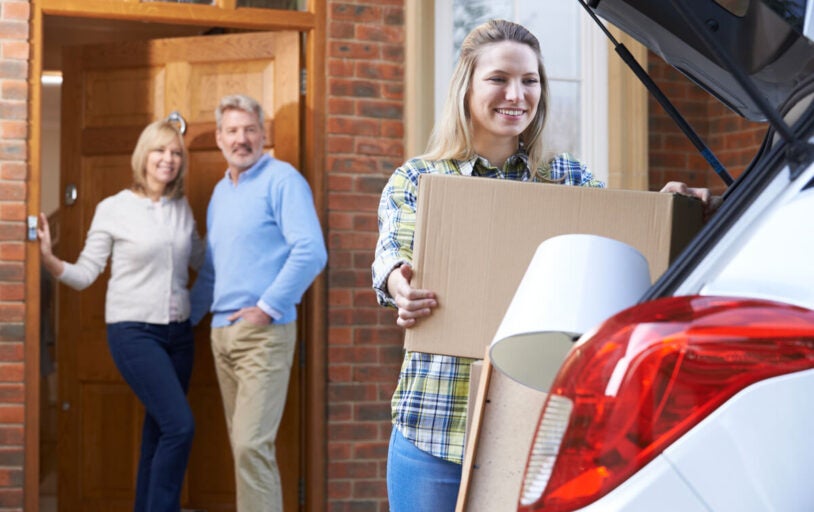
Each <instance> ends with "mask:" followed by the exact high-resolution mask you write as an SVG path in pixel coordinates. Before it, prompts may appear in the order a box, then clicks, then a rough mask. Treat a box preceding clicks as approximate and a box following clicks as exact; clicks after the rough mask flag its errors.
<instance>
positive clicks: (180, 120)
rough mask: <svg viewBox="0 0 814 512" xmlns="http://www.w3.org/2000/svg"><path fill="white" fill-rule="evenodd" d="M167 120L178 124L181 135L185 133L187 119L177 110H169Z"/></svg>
mask: <svg viewBox="0 0 814 512" xmlns="http://www.w3.org/2000/svg"><path fill="white" fill-rule="evenodd" d="M167 121H168V122H170V123H175V124H176V125H178V131H179V132H181V135H186V134H187V121H186V119H184V116H182V115H181V113H180V112H178V111H177V110H173V111H172V112H170V115H168V116H167Z"/></svg>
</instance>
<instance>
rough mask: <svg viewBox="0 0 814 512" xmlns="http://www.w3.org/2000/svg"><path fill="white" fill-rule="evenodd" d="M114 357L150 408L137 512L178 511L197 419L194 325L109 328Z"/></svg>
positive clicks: (127, 324)
mask: <svg viewBox="0 0 814 512" xmlns="http://www.w3.org/2000/svg"><path fill="white" fill-rule="evenodd" d="M107 342H108V345H109V346H110V354H111V355H112V356H113V361H114V362H115V363H116V367H117V368H118V369H119V371H120V372H121V374H122V376H123V377H124V380H125V381H127V383H128V384H129V385H130V387H131V388H132V389H133V391H134V392H135V393H136V396H137V397H138V399H139V400H140V401H141V403H142V404H143V405H144V409H145V411H146V414H145V415H144V427H143V429H142V437H141V458H140V459H139V467H138V478H137V481H136V502H135V507H134V510H135V511H136V512H178V511H179V510H180V509H181V503H180V494H181V486H182V485H183V482H184V473H185V472H186V468H187V462H188V460H189V451H190V448H191V446H192V436H193V434H194V432H195V420H194V419H193V417H192V410H191V409H190V407H189V403H188V402H187V398H186V392H187V389H188V386H189V378H190V375H191V374H192V361H193V356H194V352H195V343H194V339H193V335H192V327H191V326H190V323H189V321H186V322H172V323H170V324H164V325H162V324H148V323H144V322H117V323H112V324H107Z"/></svg>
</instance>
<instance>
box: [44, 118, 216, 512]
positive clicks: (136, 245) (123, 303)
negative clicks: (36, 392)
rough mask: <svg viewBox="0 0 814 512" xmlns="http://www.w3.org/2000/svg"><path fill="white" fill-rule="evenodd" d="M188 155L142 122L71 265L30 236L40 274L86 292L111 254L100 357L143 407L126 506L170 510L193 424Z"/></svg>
mask: <svg viewBox="0 0 814 512" xmlns="http://www.w3.org/2000/svg"><path fill="white" fill-rule="evenodd" d="M187 161H188V155H187V151H186V148H185V146H184V141H183V139H182V137H181V134H180V133H179V132H178V130H177V129H176V128H175V127H174V126H173V125H172V124H170V123H168V122H165V121H156V122H154V123H152V124H150V125H148V126H147V127H146V128H145V129H144V130H143V131H142V133H141V136H140V137H139V139H138V142H137V143H136V147H135V149H134V151H133V155H132V159H131V167H132V171H133V183H132V185H131V186H130V188H127V189H125V190H122V191H120V192H118V193H117V194H115V195H113V196H110V197H108V198H106V199H104V200H102V201H101V202H100V203H99V205H98V206H97V207H96V213H95V214H94V216H93V221H92V223H91V226H90V230H89V231H88V235H87V239H86V241H85V246H84V248H83V250H82V253H81V254H80V255H79V259H78V260H77V261H76V262H75V263H68V262H65V261H62V260H61V259H59V258H58V257H56V256H55V255H54V254H53V252H52V247H51V234H50V231H49V228H48V223H47V219H46V218H45V215H44V214H40V221H41V226H40V228H39V230H38V233H39V238H40V250H41V253H42V261H43V264H44V266H45V268H46V269H47V270H48V272H50V273H51V274H52V275H53V276H54V277H56V278H58V279H59V280H60V281H62V282H63V283H65V284H67V285H68V286H70V287H72V288H75V289H77V290H82V289H84V288H87V287H88V286H90V285H91V283H93V282H94V281H95V280H96V278H97V277H98V276H99V274H101V273H102V271H103V270H104V269H105V267H106V266H107V260H108V258H109V257H110V256H111V255H112V264H111V273H110V280H109V282H108V286H107V296H106V299H105V322H106V323H107V338H108V346H109V347H110V354H111V356H112V357H113V360H114V362H115V363H116V366H117V368H118V369H119V371H120V372H121V374H122V377H124V380H125V381H127V383H128V384H129V386H130V387H131V388H132V390H133V392H134V393H135V394H136V396H137V397H138V399H139V400H140V401H141V403H142V404H143V405H144V408H145V411H146V414H145V417H144V425H143V430H142V442H141V458H140V460H139V469H138V477H137V482H136V497H135V507H134V510H135V511H137V512H142V511H143V512H146V511H149V512H159V511H160V512H171V511H172V512H178V511H179V510H180V508H181V506H180V493H181V487H182V484H183V481H184V473H185V472H186V467H187V462H188V459H189V452H190V447H191V445H192V437H193V433H194V430H195V423H194V419H193V417H192V411H191V409H190V407H189V404H188V402H187V399H186V392H187V387H188V384H189V379H190V375H191V374H192V362H193V355H194V339H193V335H192V327H191V325H190V322H189V311H190V306H189V293H188V290H187V279H188V267H189V266H192V267H193V268H198V266H200V264H201V263H202V261H203V251H204V247H203V244H202V243H201V240H200V239H199V237H198V233H197V230H196V227H195V221H194V219H193V217H192V211H191V209H190V207H189V203H188V202H187V200H186V198H185V197H184V178H185V175H186V170H187Z"/></svg>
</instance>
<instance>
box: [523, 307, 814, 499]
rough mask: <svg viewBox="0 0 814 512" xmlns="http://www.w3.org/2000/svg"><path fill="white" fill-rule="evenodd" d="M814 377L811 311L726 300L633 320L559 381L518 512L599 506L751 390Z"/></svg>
mask: <svg viewBox="0 0 814 512" xmlns="http://www.w3.org/2000/svg"><path fill="white" fill-rule="evenodd" d="M809 368H814V311H811V310H807V309H802V308H798V307H794V306H790V305H787V304H780V303H775V302H768V301H759V300H751V299H733V298H723V297H700V296H693V297H672V298H666V299H659V300H655V301H651V302H647V303H644V304H640V305H638V306H634V307H632V308H630V309H627V310H625V311H623V312H621V313H619V314H618V315H616V316H614V317H612V318H611V319H609V320H607V321H606V322H605V323H603V324H602V325H601V326H600V327H599V328H598V330H597V331H596V332H594V333H593V334H589V335H586V336H585V337H584V338H583V339H582V340H580V342H579V343H578V344H577V345H576V346H575V347H574V349H573V350H572V351H571V353H570V354H569V356H568V357H567V359H566V361H565V363H564V364H563V366H562V368H561V369H560V372H559V373H558V375H557V377H556V378H555V380H554V382H553V384H552V386H551V391H550V394H549V396H548V398H547V400H546V404H545V406H544V408H543V411H542V413H541V415H540V422H539V424H538V428H537V431H536V434H535V438H534V442H533V445H532V447H531V452H530V455H529V460H528V463H527V465H526V472H525V476H524V480H523V487H522V489H521V494H520V504H519V508H518V510H520V511H523V512H532V511H543V510H544V511H545V512H562V511H572V510H576V509H579V508H581V507H584V506H586V505H588V504H590V503H592V502H594V501H596V500H597V499H599V498H600V497H602V496H604V495H605V494H607V493H608V492H610V491H611V490H613V489H614V488H615V487H617V486H618V485H619V484H621V483H622V482H624V481H625V480H626V479H627V478H629V477H630V476H631V475H633V474H634V473H635V472H636V471H638V470H639V469H641V468H642V467H643V466H645V465H646V464H647V463H648V462H650V461H651V460H653V459H654V458H655V457H656V456H657V455H658V454H659V453H661V452H662V451H663V450H664V449H665V448H667V447H668V446H669V445H670V444H672V443H673V442H674V441H675V440H676V439H677V438H679V437H680V436H681V435H683V434H684V433H686V432H687V431H688V430H689V429H690V428H692V427H693V426H694V425H697V424H698V423H699V422H700V421H701V420H703V419H704V418H705V417H707V416H708V415H709V414H710V413H711V412H712V411H714V410H715V409H716V408H717V407H719V406H720V405H721V404H722V403H724V402H725V401H726V400H728V399H729V398H731V397H732V396H733V395H735V394H736V393H738V392H739V391H740V390H742V389H744V388H746V387H747V386H749V385H751V384H753V383H755V382H758V381H761V380H765V379H768V378H770V377H774V376H778V375H783V374H788V373H793V372H797V371H801V370H806V369H809Z"/></svg>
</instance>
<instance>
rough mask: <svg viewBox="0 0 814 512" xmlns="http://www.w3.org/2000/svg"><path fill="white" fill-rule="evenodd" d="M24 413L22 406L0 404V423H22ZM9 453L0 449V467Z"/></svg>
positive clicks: (0, 373)
mask: <svg viewBox="0 0 814 512" xmlns="http://www.w3.org/2000/svg"><path fill="white" fill-rule="evenodd" d="M3 366H5V365H3ZM2 373H4V371H0V375H2ZM3 376H4V375H3ZM4 377H5V376H4ZM24 413H25V408H24V407H23V406H22V405H6V404H0V423H22V422H23V421H24V418H25V414H24ZM9 453H10V452H9V451H8V450H3V449H0V465H5V464H2V459H3V457H4V456H8V455H9ZM9 458H11V457H9Z"/></svg>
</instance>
